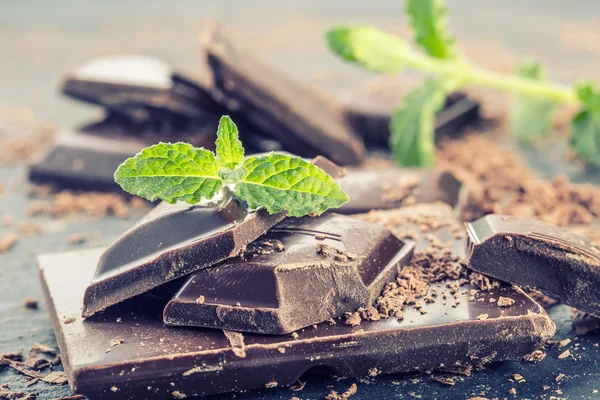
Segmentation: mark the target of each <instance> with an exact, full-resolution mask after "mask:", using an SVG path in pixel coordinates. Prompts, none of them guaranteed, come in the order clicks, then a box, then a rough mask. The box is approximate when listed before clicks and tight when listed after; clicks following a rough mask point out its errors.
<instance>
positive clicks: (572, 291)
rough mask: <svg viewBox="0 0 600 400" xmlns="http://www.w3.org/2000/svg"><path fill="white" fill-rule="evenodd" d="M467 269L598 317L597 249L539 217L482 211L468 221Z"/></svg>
mask: <svg viewBox="0 0 600 400" xmlns="http://www.w3.org/2000/svg"><path fill="white" fill-rule="evenodd" d="M467 256H468V266H469V268H470V269H472V270H474V271H477V272H481V273H483V274H485V275H489V276H491V277H494V278H496V279H500V280H503V281H505V282H510V283H512V284H515V285H519V286H524V287H527V288H532V289H536V290H539V291H540V292H542V293H543V294H545V295H547V296H549V297H550V298H552V299H555V300H558V301H560V302H563V303H565V304H568V305H570V306H572V307H574V308H577V309H578V310H581V311H585V312H587V313H589V314H591V315H593V316H596V317H599V316H600V293H599V292H598V287H600V250H598V249H597V248H596V247H595V246H594V245H593V243H591V242H590V241H588V240H587V239H585V238H583V237H581V236H579V235H576V234H574V233H571V232H569V231H568V230H566V229H563V228H560V227H558V226H554V225H551V224H548V223H545V222H541V221H537V220H533V219H527V218H518V217H510V216H504V215H487V216H485V217H483V218H480V219H478V220H477V221H475V222H471V223H469V224H468V243H467Z"/></svg>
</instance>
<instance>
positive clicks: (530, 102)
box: [326, 0, 600, 166]
mask: <svg viewBox="0 0 600 400" xmlns="http://www.w3.org/2000/svg"><path fill="white" fill-rule="evenodd" d="M406 1H407V2H406V12H407V14H408V17H409V21H410V23H411V25H412V28H413V30H414V32H415V41H416V43H417V44H418V45H419V46H421V47H422V48H423V49H424V50H425V54H423V53H421V52H418V51H415V50H414V49H413V48H411V46H410V45H409V44H408V43H406V42H405V41H403V40H402V39H400V38H398V37H396V36H394V35H390V34H388V33H385V32H383V31H380V30H378V29H377V28H373V27H370V26H366V25H339V26H336V27H333V28H332V29H331V30H329V31H328V32H327V35H326V40H327V43H328V44H329V47H330V48H331V50H332V51H333V52H334V53H336V54H337V55H339V56H340V57H341V58H343V59H344V60H346V61H349V62H352V63H355V64H358V65H360V66H362V67H364V68H367V69H370V70H372V71H376V72H385V73H390V72H399V71H401V70H402V69H404V68H409V67H410V68H415V69H418V70H422V71H425V72H428V73H430V74H433V75H437V76H438V77H439V79H438V80H437V82H444V85H443V86H445V87H447V86H446V83H447V82H452V84H451V86H450V89H451V90H457V89H460V88H462V87H465V86H469V85H481V86H486V87H489V88H494V89H499V90H504V91H508V92H511V93H513V94H515V95H516V96H517V97H516V99H515V102H514V104H513V108H512V111H511V123H512V124H511V129H512V130H513V132H514V133H515V135H516V136H517V137H518V138H519V140H520V141H521V142H523V143H530V142H531V141H533V140H534V139H535V138H537V137H539V136H541V135H542V134H544V133H547V132H549V131H550V130H551V121H552V113H553V111H554V109H555V105H557V104H561V103H570V104H577V105H579V106H580V107H581V111H580V112H579V114H577V115H576V116H575V118H574V119H573V121H572V123H571V138H570V140H569V143H570V145H571V147H572V148H573V149H574V150H575V152H576V153H577V154H578V155H579V156H580V157H581V158H583V159H584V160H586V161H587V162H589V163H591V164H594V165H597V166H600V145H597V144H596V143H597V142H598V143H600V110H599V109H598V108H596V106H595V104H596V100H591V98H593V97H594V96H592V95H590V93H592V92H593V93H596V94H597V93H598V92H597V91H596V90H595V89H590V88H589V87H588V88H587V89H586V90H587V95H586V94H585V93H583V92H582V91H581V90H580V88H579V87H577V86H573V87H570V86H565V85H559V84H555V83H550V82H546V81H545V80H544V79H543V71H542V69H541V67H540V66H537V65H533V66H532V65H529V66H525V67H522V68H521V69H520V70H519V73H518V75H506V74H500V73H497V72H494V71H489V70H485V69H483V68H481V67H478V66H475V65H473V64H471V63H470V62H469V61H468V60H466V59H464V58H463V57H460V55H459V54H458V52H457V51H456V46H455V39H454V36H453V35H452V34H451V33H450V31H449V29H448V24H447V9H446V7H445V4H444V2H443V1H442V0H406ZM428 93H429V95H430V96H431V97H432V98H431V99H429V100H427V99H426V98H425V97H426V96H427V95H428ZM439 95H440V91H439V90H432V86H431V84H429V83H425V84H424V85H423V87H422V88H418V89H416V90H415V91H413V92H411V93H410V94H409V95H408V97H407V99H406V101H404V102H401V103H400V105H399V106H398V109H397V111H396V112H395V113H394V115H393V117H392V122H391V126H390V129H391V135H390V147H391V149H392V152H393V153H394V155H395V158H396V159H397V160H398V162H399V163H401V164H402V165H420V166H427V165H431V164H432V163H433V158H432V157H433V155H434V154H433V151H432V149H434V137H435V135H434V126H435V125H434V118H435V113H434V112H431V110H434V109H436V107H434V106H436V105H438V104H439V101H438V99H439ZM586 96H587V97H586ZM411 101H418V102H419V103H418V104H420V105H421V106H422V107H421V108H422V109H421V108H420V107H418V106H412V104H411ZM403 120H406V121H413V126H412V127H410V126H408V125H409V123H408V122H404V121H403ZM426 120H429V122H427V121H426ZM412 153H415V154H412ZM430 154H431V157H430Z"/></svg>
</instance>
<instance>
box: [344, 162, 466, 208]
mask: <svg viewBox="0 0 600 400" xmlns="http://www.w3.org/2000/svg"><path fill="white" fill-rule="evenodd" d="M337 181H338V182H339V183H340V185H341V186H342V189H344V191H345V192H346V193H348V196H350V201H349V202H348V203H346V204H344V205H343V206H342V207H341V208H339V209H337V210H336V212H338V213H343V214H356V213H363V212H368V211H369V210H379V209H393V208H397V207H400V206H401V205H410V204H411V203H433V202H436V201H441V202H443V203H446V204H449V205H450V206H452V207H455V208H457V209H459V208H460V207H461V204H462V203H464V199H465V196H466V188H465V187H464V186H463V183H462V182H461V181H460V180H458V179H457V178H456V177H455V176H454V174H452V173H451V172H449V171H446V170H440V169H418V168H394V167H391V168H378V169H360V168H349V169H348V170H347V173H346V175H345V176H343V177H342V178H340V179H338V180H337Z"/></svg>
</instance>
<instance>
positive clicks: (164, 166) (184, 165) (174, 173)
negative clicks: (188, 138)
mask: <svg viewBox="0 0 600 400" xmlns="http://www.w3.org/2000/svg"><path fill="white" fill-rule="evenodd" d="M115 181H116V182H117V183H118V184H119V185H121V187H122V188H123V189H124V190H125V191H127V192H129V193H131V194H136V195H138V196H140V197H143V198H145V199H148V200H151V201H153V200H156V199H161V200H164V201H167V202H169V203H175V202H176V201H185V202H187V203H189V204H196V203H198V202H199V201H200V200H201V199H202V197H205V198H207V199H210V198H212V197H214V195H215V194H217V193H218V192H219V190H220V189H221V187H222V186H223V181H222V180H221V178H220V177H219V164H218V162H217V160H216V158H215V155H214V154H213V153H212V152H211V151H209V150H206V149H203V148H194V147H193V146H192V145H191V144H187V143H181V142H180V143H159V144H156V145H154V146H151V147H148V148H145V149H144V150H142V151H141V152H140V153H138V154H137V155H136V156H135V157H132V158H129V159H127V160H126V161H125V162H124V163H123V164H121V165H120V166H119V168H118V169H117V171H116V172H115Z"/></svg>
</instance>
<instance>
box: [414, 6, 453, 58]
mask: <svg viewBox="0 0 600 400" xmlns="http://www.w3.org/2000/svg"><path fill="white" fill-rule="evenodd" d="M406 13H407V14H408V19H409V21H410V24H411V25H412V28H413V29H414V31H415V42H417V43H418V44H419V45H420V46H421V47H423V49H425V51H426V52H427V54H429V55H430V56H432V57H436V58H441V59H451V58H455V57H456V46H455V43H456V39H455V38H454V36H453V35H452V34H451V33H450V29H449V27H448V8H446V5H445V4H444V2H443V1H441V0H406Z"/></svg>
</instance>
